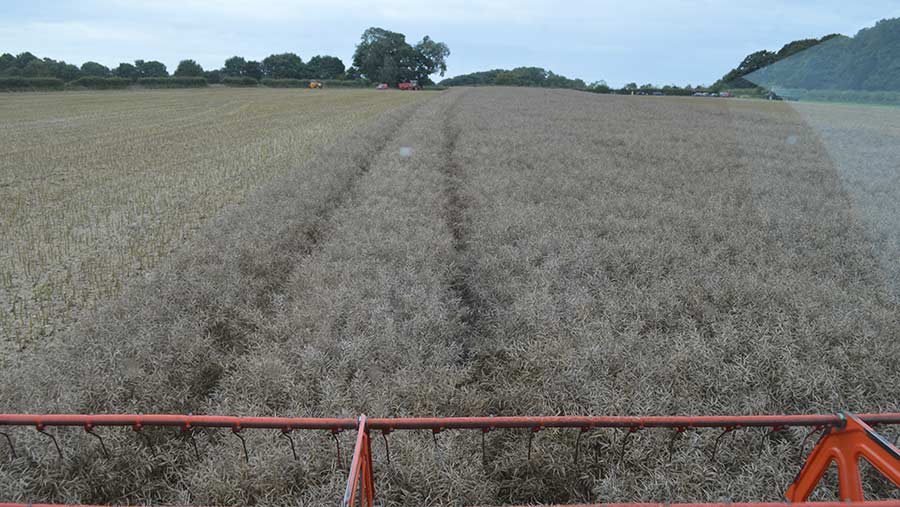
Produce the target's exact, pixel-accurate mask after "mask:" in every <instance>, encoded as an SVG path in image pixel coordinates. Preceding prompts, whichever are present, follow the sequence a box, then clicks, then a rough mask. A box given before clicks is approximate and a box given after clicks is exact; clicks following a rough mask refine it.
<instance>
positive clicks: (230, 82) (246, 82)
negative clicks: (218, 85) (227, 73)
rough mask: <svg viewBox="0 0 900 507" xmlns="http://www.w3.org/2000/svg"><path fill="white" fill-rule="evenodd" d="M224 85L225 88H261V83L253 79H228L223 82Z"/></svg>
mask: <svg viewBox="0 0 900 507" xmlns="http://www.w3.org/2000/svg"><path fill="white" fill-rule="evenodd" d="M222 84H224V85H225V86H238V87H252V86H259V81H257V80H255V79H253V78H252V77H247V76H243V77H234V76H233V77H226V78H225V79H223V80H222Z"/></svg>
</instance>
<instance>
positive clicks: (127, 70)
mask: <svg viewBox="0 0 900 507" xmlns="http://www.w3.org/2000/svg"><path fill="white" fill-rule="evenodd" d="M112 73H113V75H114V76H116V77H120V78H122V79H128V80H131V81H134V80H135V79H137V78H138V76H139V74H138V70H137V67H135V66H134V65H132V64H130V63H120V64H119V66H118V67H116V68H115V69H113V71H112Z"/></svg>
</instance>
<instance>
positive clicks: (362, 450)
mask: <svg viewBox="0 0 900 507" xmlns="http://www.w3.org/2000/svg"><path fill="white" fill-rule="evenodd" d="M366 421H367V420H366V416H365V415H361V416H359V428H358V429H357V432H356V448H355V449H354V450H353V461H351V462H350V476H349V477H348V479H347V489H346V490H345V491H344V500H343V501H342V502H341V507H355V506H356V495H357V493H358V494H359V503H360V505H361V506H362V507H374V505H375V478H374V476H373V473H372V445H371V440H370V439H369V428H368V427H367V426H366Z"/></svg>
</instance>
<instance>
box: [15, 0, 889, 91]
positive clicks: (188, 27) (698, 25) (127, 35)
mask: <svg viewBox="0 0 900 507" xmlns="http://www.w3.org/2000/svg"><path fill="white" fill-rule="evenodd" d="M0 9H2V10H0V12H2V13H3V14H2V16H0V52H11V53H18V52H21V51H26V50H27V51H31V52H32V53H35V54H36V55H38V56H41V57H45V56H46V57H50V58H54V59H58V60H59V59H62V60H66V61H67V62H70V63H77V64H81V63H82V62H84V61H86V60H95V61H98V62H100V63H103V64H104V65H107V66H115V65H116V64H118V63H119V62H123V61H127V62H130V61H133V60H135V59H138V58H141V59H145V60H160V61H162V62H163V63H165V64H166V65H168V67H169V70H170V71H172V70H174V68H175V66H176V65H177V63H178V61H179V60H181V59H184V58H192V59H194V60H197V61H198V62H199V63H200V64H201V65H203V67H204V68H207V69H210V68H218V67H221V66H222V63H223V62H224V60H225V58H227V57H229V56H232V55H241V56H244V57H246V58H248V59H262V58H264V57H265V56H267V55H269V54H272V53H281V52H287V51H290V52H295V53H297V54H299V55H300V56H301V57H302V58H303V59H304V60H308V59H309V57H311V56H313V55H316V54H330V55H335V56H338V57H340V58H341V59H343V60H344V63H345V64H347V65H349V64H350V60H351V56H352V54H353V49H354V46H355V44H356V42H357V41H358V40H359V36H360V34H361V33H362V31H363V30H365V29H366V28H367V27H369V26H380V27H383V28H387V29H389V30H394V31H398V32H402V33H405V34H406V35H407V40H409V41H410V42H415V41H417V40H419V39H421V38H422V36H423V35H430V36H431V37H432V38H433V39H436V40H439V41H443V42H446V43H447V44H448V45H449V46H450V50H451V52H452V54H451V56H450V60H449V69H448V74H447V75H449V76H453V75H456V74H463V73H467V72H472V71H476V70H486V69H489V68H498V67H502V68H511V67H516V66H524V65H529V66H539V67H544V68H547V69H550V70H553V71H554V72H556V73H559V74H564V75H566V76H569V77H580V78H582V79H584V80H586V81H588V82H590V81H595V80H599V79H605V80H606V81H608V82H609V83H610V84H612V85H617V86H620V85H623V84H625V83H626V82H629V81H636V82H638V83H639V84H643V83H648V82H650V83H654V84H660V85H661V84H679V85H684V84H694V85H697V84H710V83H712V82H713V81H715V80H716V79H717V78H719V77H720V76H722V74H724V73H725V72H726V71H728V70H730V69H731V68H733V67H734V66H736V65H737V63H738V62H740V60H741V59H742V58H743V57H744V56H745V55H746V54H748V53H750V52H753V51H756V50H758V49H773V50H774V49H778V48H779V47H781V45H783V44H784V43H786V42H789V41H791V40H795V39H799V38H806V37H819V36H821V35H825V34H828V33H834V32H840V33H844V34H847V35H852V34H853V33H855V32H856V31H857V30H859V29H860V28H863V27H866V26H871V25H873V24H874V23H875V22H876V21H877V20H879V19H882V18H889V17H898V16H900V2H898V1H897V0H865V1H859V2H857V1H849V0H768V1H765V2H734V1H727V2H726V1H720V0H643V1H640V2H628V1H624V2H623V1H622V0H595V1H588V0H568V1H560V2H550V1H539V0H525V1H520V2H514V1H512V0H495V1H483V2H479V1H476V0H437V1H414V0H347V1H341V0H317V1H313V0H80V1H62V0H0Z"/></svg>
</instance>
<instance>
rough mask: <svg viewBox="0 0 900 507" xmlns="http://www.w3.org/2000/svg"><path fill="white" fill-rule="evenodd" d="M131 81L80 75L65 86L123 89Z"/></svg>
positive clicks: (92, 88) (91, 88)
mask: <svg viewBox="0 0 900 507" xmlns="http://www.w3.org/2000/svg"><path fill="white" fill-rule="evenodd" d="M130 84H131V81H129V80H128V79H122V78H120V77H94V76H88V77H81V78H78V79H76V80H75V81H72V82H70V83H68V84H67V85H66V87H67V88H87V89H90V90H124V89H125V88H128V86H129V85H130Z"/></svg>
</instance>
